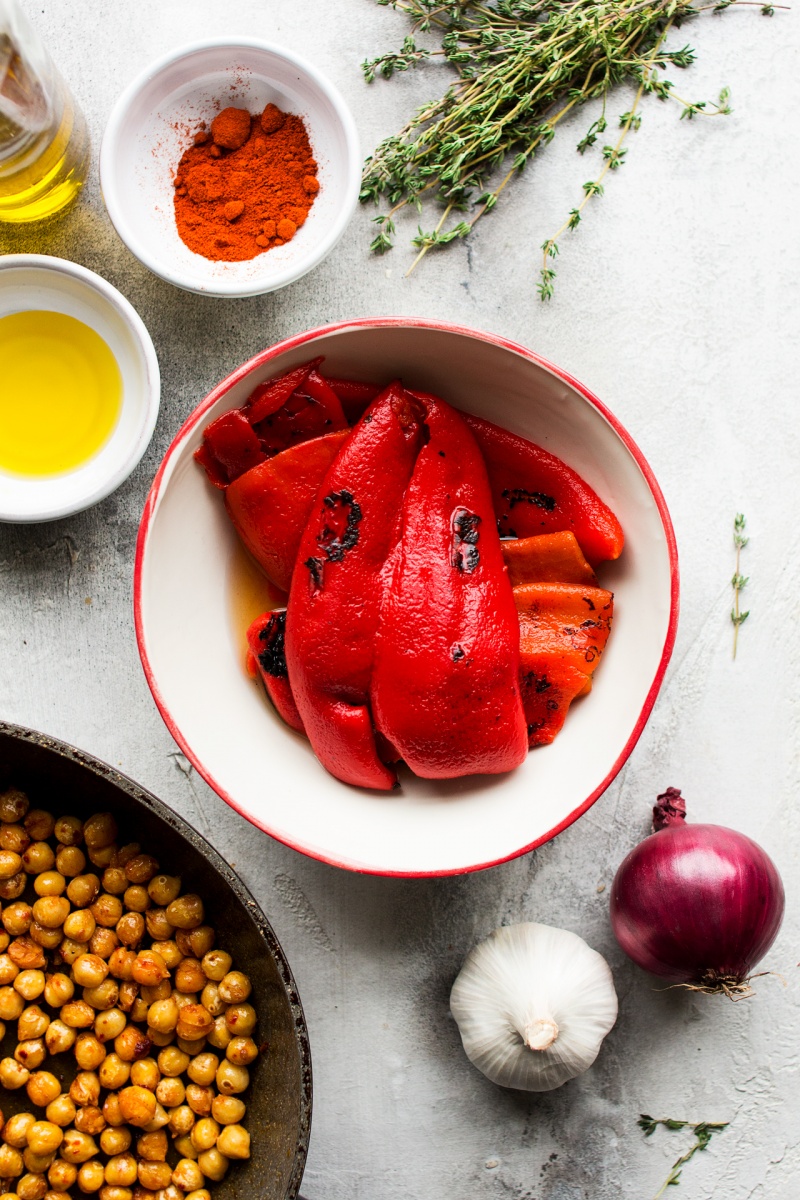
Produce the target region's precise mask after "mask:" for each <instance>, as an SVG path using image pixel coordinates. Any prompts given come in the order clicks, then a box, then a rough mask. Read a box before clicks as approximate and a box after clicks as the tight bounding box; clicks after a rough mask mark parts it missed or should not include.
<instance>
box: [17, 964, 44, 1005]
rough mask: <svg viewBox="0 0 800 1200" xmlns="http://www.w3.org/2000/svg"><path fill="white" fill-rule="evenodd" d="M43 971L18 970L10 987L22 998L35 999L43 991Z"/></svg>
mask: <svg viewBox="0 0 800 1200" xmlns="http://www.w3.org/2000/svg"><path fill="white" fill-rule="evenodd" d="M44 984H45V979H44V971H20V973H19V975H17V977H16V979H15V980H14V983H13V984H12V987H13V988H14V990H15V991H17V992H19V994H20V996H22V999H23V1000H36V999H38V997H39V996H41V994H42V992H43V991H44Z"/></svg>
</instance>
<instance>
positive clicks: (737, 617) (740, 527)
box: [731, 513, 750, 658]
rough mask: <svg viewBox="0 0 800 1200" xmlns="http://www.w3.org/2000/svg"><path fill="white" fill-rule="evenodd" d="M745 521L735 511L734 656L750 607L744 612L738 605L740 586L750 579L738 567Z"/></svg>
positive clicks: (732, 582) (732, 614)
mask: <svg viewBox="0 0 800 1200" xmlns="http://www.w3.org/2000/svg"><path fill="white" fill-rule="evenodd" d="M746 526H747V522H746V520H745V518H744V514H743V513H737V514H736V517H735V519H734V522H733V544H734V546H735V547H736V569H735V570H734V572H733V576H732V577H731V587H732V588H733V608H732V609H731V621H732V622H733V657H734V658H736V647H737V644H738V641H739V626H740V625H743V624H744V622H745V621H746V620H747V618H748V617H749V616H750V609H749V608H748V609H747V611H746V612H744V611H742V609H741V608H740V605H739V598H740V593H741V591H742V588H745V587H747V584H748V582H749V580H750V576H749V575H742V573H741V570H740V569H739V568H740V565H741V554H742V550H744V548H745V546H746V545H747V543H748V542H749V541H750V538H749V537H745V532H744V531H745V528H746Z"/></svg>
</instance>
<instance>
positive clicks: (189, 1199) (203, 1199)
mask: <svg viewBox="0 0 800 1200" xmlns="http://www.w3.org/2000/svg"><path fill="white" fill-rule="evenodd" d="M184 1200H211V1192H209V1191H208V1189H207V1188H198V1189H197V1191H195V1192H189V1193H188V1195H187V1196H186V1197H185V1198H184Z"/></svg>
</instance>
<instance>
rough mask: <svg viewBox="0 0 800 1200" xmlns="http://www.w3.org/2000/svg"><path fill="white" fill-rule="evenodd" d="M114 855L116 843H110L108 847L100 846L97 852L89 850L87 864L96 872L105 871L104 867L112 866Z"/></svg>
mask: <svg viewBox="0 0 800 1200" xmlns="http://www.w3.org/2000/svg"><path fill="white" fill-rule="evenodd" d="M116 853H117V843H116V842H112V843H111V845H110V846H102V847H101V848H100V849H99V850H89V852H88V854H89V862H90V863H91V864H92V866H93V867H97V869H98V871H105V869H106V867H110V866H112V865H113V863H114V856H115V855H116Z"/></svg>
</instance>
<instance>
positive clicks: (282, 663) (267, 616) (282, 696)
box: [247, 608, 305, 733]
mask: <svg viewBox="0 0 800 1200" xmlns="http://www.w3.org/2000/svg"><path fill="white" fill-rule="evenodd" d="M285 632H286V609H285V608H279V609H275V610H274V612H268V613H264V614H263V615H262V616H260V617H256V619H255V621H253V623H252V625H251V626H250V628H249V629H248V630H247V645H248V647H249V649H250V653H251V654H252V655H253V658H254V659H255V662H256V665H257V667H258V673H259V675H260V676H261V679H262V680H263V682H264V687H265V688H266V689H267V695H268V696H269V698H270V700H271V701H272V703H273V704H274V705H275V708H276V709H277V712H278V715H279V716H281V717H283V719H284V721H285V722H286V724H287V725H291V727H292V729H296V730H297V732H298V733H305V727H304V726H303V721H302V718H301V716H300V713H299V712H298V711H297V705H296V704H295V699H294V696H293V695H292V688H291V684H290V683H289V673H288V671H287V670H286V653H285V649H284V638H285Z"/></svg>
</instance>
